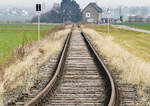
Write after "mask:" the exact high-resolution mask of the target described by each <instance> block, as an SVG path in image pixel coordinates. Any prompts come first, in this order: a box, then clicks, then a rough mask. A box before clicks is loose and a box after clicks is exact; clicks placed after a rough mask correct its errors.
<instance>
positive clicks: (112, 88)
mask: <svg viewBox="0 0 150 106" xmlns="http://www.w3.org/2000/svg"><path fill="white" fill-rule="evenodd" d="M71 35H72V32H70V33H69V34H68V37H67V39H66V42H65V45H64V48H63V50H62V53H61V55H60V59H59V62H58V65H57V69H56V71H55V73H54V75H53V77H52V79H51V81H50V82H49V83H48V84H47V86H46V87H45V88H44V89H43V90H42V91H41V92H40V93H39V94H38V95H37V96H36V97H34V98H33V99H32V100H31V101H29V102H28V103H27V104H25V106H32V105H40V102H43V98H44V97H46V95H47V94H48V92H50V91H51V90H52V88H53V87H54V86H55V85H56V82H57V81H58V80H59V77H60V75H61V72H62V71H63V68H64V64H65V60H66V55H67V51H68V47H69V43H70V39H71ZM81 35H82V36H83V38H84V40H85V42H86V44H87V46H88V48H89V49H90V52H92V54H93V55H94V56H95V59H96V62H97V65H98V67H99V68H100V70H102V71H103V72H104V74H105V77H106V79H107V81H106V82H107V85H108V89H109V92H108V94H107V98H106V101H105V106H119V92H118V91H119V90H118V88H117V85H116V84H115V82H114V80H113V78H112V75H111V73H110V72H109V70H108V69H107V67H106V66H105V64H104V62H103V61H102V59H101V57H100V56H99V55H98V53H97V52H96V50H95V49H94V47H93V46H92V44H91V43H90V41H89V39H88V38H87V37H86V35H85V33H83V32H81Z"/></svg>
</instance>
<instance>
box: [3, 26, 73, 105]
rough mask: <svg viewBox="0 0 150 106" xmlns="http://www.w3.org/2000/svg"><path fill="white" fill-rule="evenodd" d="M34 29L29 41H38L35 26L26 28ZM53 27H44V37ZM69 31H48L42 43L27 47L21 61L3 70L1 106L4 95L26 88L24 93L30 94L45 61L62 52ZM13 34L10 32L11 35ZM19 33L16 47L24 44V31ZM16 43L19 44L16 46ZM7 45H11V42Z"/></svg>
mask: <svg viewBox="0 0 150 106" xmlns="http://www.w3.org/2000/svg"><path fill="white" fill-rule="evenodd" d="M29 26H30V25H29ZM31 26H32V25H31ZM33 27H34V28H35V30H33V33H31V34H30V31H29V35H28V36H27V37H29V38H31V39H30V40H29V41H32V40H37V37H35V36H37V35H36V27H35V26H34V25H33V26H32V27H30V28H29V27H28V26H27V27H26V28H27V30H29V29H32V28H33ZM52 27H54V26H42V27H41V28H42V33H43V34H42V36H44V34H46V33H47V31H48V29H49V28H52ZM28 28H29V29H28ZM34 28H33V29H34ZM27 30H26V31H27ZM69 31H70V26H68V27H64V26H63V27H56V28H55V29H54V30H50V31H48V33H47V36H45V37H43V38H41V40H40V42H32V43H31V44H30V45H27V44H26V45H25V47H24V49H25V55H24V56H23V57H22V59H21V60H20V59H16V60H15V61H13V63H11V64H10V65H9V66H8V67H5V68H4V69H3V70H1V71H0V76H1V77H0V105H1V104H3V103H2V102H3V99H4V98H5V97H4V94H6V93H7V92H11V91H14V90H21V89H22V88H24V87H25V90H23V92H25V93H30V92H28V90H29V89H30V88H31V87H32V86H33V85H34V82H35V81H36V80H37V78H38V77H37V76H39V77H40V73H38V69H39V67H40V66H41V65H42V64H43V63H44V62H45V61H47V59H48V58H49V57H51V56H54V55H57V54H58V53H60V52H61V50H62V47H63V44H64V41H65V39H66V36H67V34H68V33H69ZM12 32H13V30H12ZM12 32H10V34H11V33H12ZM31 32H32V31H31ZM16 33H17V32H16ZM18 33H19V34H16V36H15V35H14V36H15V37H19V40H18V39H17V40H16V39H14V41H13V43H14V44H15V46H16V47H17V45H19V44H20V45H21V44H22V43H21V42H19V41H20V40H22V37H20V36H22V35H20V33H22V31H21V30H20V32H19V31H18ZM26 33H28V32H26ZM26 35H27V34H26ZM12 36H13V35H12ZM12 36H11V37H12ZM31 36H32V37H31ZM15 42H19V43H17V44H16V43H15ZM7 44H9V42H8V43H7ZM9 45H11V44H9ZM7 46H8V45H7ZM13 48H15V47H14V46H13V47H12V50H13ZM50 71H51V70H50ZM24 82H26V83H24ZM18 95H19V94H18Z"/></svg>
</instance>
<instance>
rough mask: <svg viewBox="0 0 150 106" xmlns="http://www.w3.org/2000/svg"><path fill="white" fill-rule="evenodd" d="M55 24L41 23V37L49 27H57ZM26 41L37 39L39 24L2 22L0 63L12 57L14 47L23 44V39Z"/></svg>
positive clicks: (0, 26) (0, 27)
mask: <svg viewBox="0 0 150 106" xmlns="http://www.w3.org/2000/svg"><path fill="white" fill-rule="evenodd" d="M55 27H56V26H54V25H41V28H40V29H41V37H44V35H45V34H46V33H47V32H48V30H49V29H52V28H55ZM24 38H26V39H27V40H26V42H30V41H36V40H37V39H38V37H37V25H33V24H8V25H6V24H0V64H2V63H4V62H6V61H7V60H8V59H9V58H10V57H11V53H12V51H13V49H15V48H16V47H17V46H19V45H22V42H23V39H24Z"/></svg>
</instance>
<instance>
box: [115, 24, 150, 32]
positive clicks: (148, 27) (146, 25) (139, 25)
mask: <svg viewBox="0 0 150 106" xmlns="http://www.w3.org/2000/svg"><path fill="white" fill-rule="evenodd" d="M118 25H127V26H131V27H134V28H139V29H145V30H150V23H141V22H135V23H120V24H118Z"/></svg>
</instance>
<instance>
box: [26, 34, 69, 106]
mask: <svg viewBox="0 0 150 106" xmlns="http://www.w3.org/2000/svg"><path fill="white" fill-rule="evenodd" d="M71 35H72V32H70V33H69V34H68V36H67V39H66V42H65V45H64V48H63V51H62V53H61V56H60V60H59V63H58V66H57V69H56V72H55V74H54V76H53V77H52V79H51V81H50V82H49V83H48V84H47V86H46V87H45V88H44V89H43V90H42V91H41V92H40V93H39V94H38V95H37V96H35V97H34V98H33V99H32V100H31V101H29V102H28V103H27V104H25V106H32V105H39V104H40V102H41V101H42V98H43V96H46V94H47V93H48V92H49V91H50V90H52V88H53V86H54V85H55V84H56V82H57V80H58V79H59V75H60V74H61V70H63V66H64V63H65V62H64V61H65V60H66V55H67V50H68V46H69V42H70V38H71Z"/></svg>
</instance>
